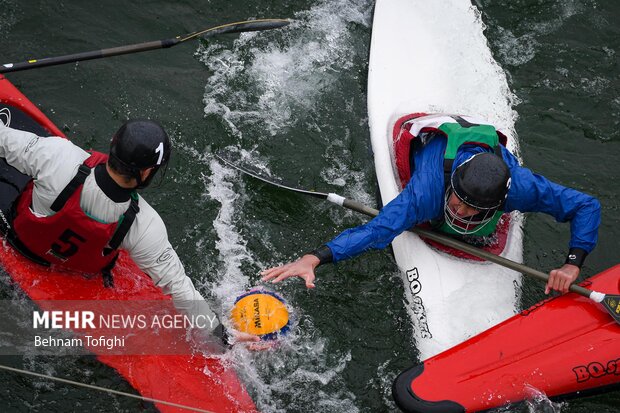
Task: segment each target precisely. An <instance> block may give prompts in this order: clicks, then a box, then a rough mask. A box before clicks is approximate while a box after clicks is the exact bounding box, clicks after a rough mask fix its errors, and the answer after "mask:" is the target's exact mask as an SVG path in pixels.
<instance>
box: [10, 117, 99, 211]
mask: <svg viewBox="0 0 620 413" xmlns="http://www.w3.org/2000/svg"><path fill="white" fill-rule="evenodd" d="M88 156H89V155H88V153H87V152H86V151H84V150H83V149H81V148H80V147H78V146H76V145H74V144H73V143H71V142H70V141H68V140H67V139H64V138H60V137H57V136H50V137H47V138H42V137H39V136H37V135H35V134H33V133H30V132H24V131H21V130H17V129H12V128H7V127H5V126H3V124H2V122H0V157H2V158H5V159H6V161H7V162H8V164H9V165H11V166H12V167H14V168H16V169H17V170H18V171H20V172H21V173H23V174H26V175H28V176H30V177H32V178H34V180H35V191H34V195H33V199H32V207H33V210H34V212H36V213H37V214H42V215H52V214H53V212H52V211H51V209H49V207H50V205H51V204H52V202H54V200H55V199H56V197H57V196H58V194H59V193H60V192H61V191H62V189H63V188H64V187H65V186H66V185H67V183H68V182H69V181H70V180H71V178H73V176H74V175H75V174H76V172H77V168H79V166H80V164H81V163H82V162H84V160H85V159H86V158H88ZM59 159H62V161H61V162H59Z"/></svg>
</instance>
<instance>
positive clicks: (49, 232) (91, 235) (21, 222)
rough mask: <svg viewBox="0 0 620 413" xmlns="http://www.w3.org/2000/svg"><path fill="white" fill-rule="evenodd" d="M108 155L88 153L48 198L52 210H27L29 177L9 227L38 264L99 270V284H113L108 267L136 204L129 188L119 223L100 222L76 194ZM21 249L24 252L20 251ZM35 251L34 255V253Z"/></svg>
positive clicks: (135, 208) (29, 205) (135, 210)
mask: <svg viewBox="0 0 620 413" xmlns="http://www.w3.org/2000/svg"><path fill="white" fill-rule="evenodd" d="M107 159H108V155H106V154H103V153H100V152H94V151H93V152H92V153H91V156H90V157H89V158H87V159H86V160H85V161H84V163H83V164H82V165H80V167H79V169H78V172H77V174H76V175H75V176H74V177H73V179H72V180H71V181H70V182H69V183H68V184H67V186H66V187H65V188H64V189H63V190H62V192H61V193H60V194H59V195H58V197H57V198H56V200H55V201H54V202H53V203H52V205H51V207H50V208H51V209H52V210H53V211H55V212H56V213H55V214H54V215H50V216H43V217H40V216H37V215H35V214H34V213H33V212H32V209H31V204H32V191H33V188H34V181H30V182H29V183H28V185H27V186H26V188H25V190H24V192H23V193H22V194H21V195H20V198H19V199H18V201H17V205H16V209H15V218H14V220H13V231H14V234H15V236H16V238H17V239H16V240H14V241H16V244H18V245H15V244H14V245H15V246H16V249H17V250H18V251H20V252H22V253H24V255H26V256H27V257H29V258H31V259H34V261H36V262H38V263H40V264H43V265H46V264H47V265H50V264H51V265H54V266H58V267H61V268H66V269H69V270H74V271H79V272H83V273H89V274H96V273H99V272H101V273H103V275H104V284H105V285H106V286H112V278H111V272H110V271H111V269H112V267H113V266H114V264H115V262H116V258H117V257H118V252H117V248H118V247H119V245H120V244H121V242H122V240H123V238H124V237H125V235H126V234H127V232H128V231H129V228H130V227H131V224H132V223H133V221H134V219H135V216H136V214H137V213H138V211H139V208H138V196H137V194H136V193H135V192H134V193H132V195H131V202H130V205H129V208H128V209H127V211H126V212H125V213H124V214H123V215H122V216H121V217H120V219H119V221H118V222H113V223H104V222H101V221H98V220H97V219H95V218H93V217H91V216H89V215H88V214H87V213H86V212H84V211H83V210H82V208H81V206H80V197H81V194H82V189H83V187H84V181H85V180H86V177H88V175H89V174H90V173H91V169H92V168H94V167H96V166H97V165H99V164H104V163H106V161H107ZM24 250H25V251H24ZM33 255H34V257H33Z"/></svg>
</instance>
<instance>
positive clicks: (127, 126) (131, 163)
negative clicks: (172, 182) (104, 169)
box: [109, 119, 172, 189]
mask: <svg viewBox="0 0 620 413" xmlns="http://www.w3.org/2000/svg"><path fill="white" fill-rule="evenodd" d="M171 152H172V145H171V144H170V138H169V137H168V134H166V131H164V128H162V127H161V125H160V124H159V123H157V122H155V121H152V120H147V119H132V120H129V121H127V122H125V123H124V124H123V125H122V126H121V127H120V129H119V130H118V131H117V132H116V133H115V134H114V136H112V142H111V143H110V161H109V163H110V166H111V167H112V168H113V169H114V170H115V171H117V172H119V173H120V174H122V175H124V176H126V177H128V178H135V179H136V182H137V184H138V185H137V187H136V188H138V189H140V188H145V187H147V186H148V185H149V184H150V183H151V181H152V179H153V177H154V176H155V174H156V173H157V171H158V170H159V169H160V168H163V172H162V179H163V176H164V175H165V171H166V167H167V165H168V161H169V160H170V154H171ZM148 168H153V170H152V171H151V173H150V174H149V175H148V177H147V178H146V179H144V180H143V179H142V173H141V172H142V171H143V170H145V169H148Z"/></svg>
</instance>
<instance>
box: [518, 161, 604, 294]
mask: <svg viewBox="0 0 620 413" xmlns="http://www.w3.org/2000/svg"><path fill="white" fill-rule="evenodd" d="M511 164H512V165H511ZM509 166H511V174H512V185H511V188H510V192H509V193H508V199H507V201H506V210H507V211H513V210H518V211H521V212H543V213H546V214H549V215H551V216H553V217H554V218H555V219H556V221H558V222H569V221H570V229H571V237H570V241H569V244H568V247H569V248H568V254H567V257H566V261H565V263H564V265H563V266H562V267H560V268H557V269H555V270H553V271H551V272H550V280H549V282H548V283H547V287H546V289H545V292H546V293H549V291H550V290H552V289H553V290H558V291H561V292H566V291H568V287H569V286H570V284H571V283H572V282H574V281H575V280H576V279H577V277H578V276H579V272H580V268H581V266H582V265H583V263H584V260H585V258H586V256H587V255H588V254H589V253H590V252H591V251H592V250H593V249H594V247H595V246H596V243H597V241H598V227H599V225H600V223H601V206H600V203H599V202H598V200H597V199H596V198H594V197H592V196H590V195H587V194H584V193H582V192H579V191H577V190H575V189H572V188H567V187H564V186H562V185H559V184H556V183H554V182H552V181H550V180H548V179H547V178H545V177H544V176H541V175H538V174H535V173H533V172H532V171H530V170H529V169H527V168H523V167H520V166H517V165H515V164H514V163H513V162H509Z"/></svg>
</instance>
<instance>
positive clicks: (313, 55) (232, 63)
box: [199, 0, 370, 136]
mask: <svg viewBox="0 0 620 413" xmlns="http://www.w3.org/2000/svg"><path fill="white" fill-rule="evenodd" d="M369 12H370V7H369V2H368V1H367V0H340V1H322V2H319V3H318V4H317V5H316V6H314V7H313V8H312V9H310V10H307V11H302V12H298V13H296V14H295V16H294V20H293V22H292V24H291V25H290V26H288V27H286V28H284V29H282V30H278V31H273V32H264V33H246V34H242V35H241V36H240V37H239V39H238V40H236V41H235V42H234V44H233V47H232V49H228V48H227V47H226V46H222V45H219V44H213V45H210V46H208V47H207V48H206V49H204V50H201V51H199V53H202V61H203V62H204V63H205V64H206V65H207V66H208V67H209V69H210V70H211V71H213V75H212V76H211V77H210V78H209V81H208V82H207V85H206V87H205V99H204V101H205V109H204V111H205V114H207V115H212V114H215V115H218V116H221V117H222V119H224V120H225V121H226V122H227V123H228V125H229V126H230V128H231V130H232V131H233V133H235V134H240V133H242V131H243V130H244V129H246V130H247V127H254V126H259V127H261V128H264V129H265V130H266V131H267V132H268V135H272V136H273V135H275V134H277V133H281V132H283V131H286V130H287V129H288V128H291V127H294V126H296V125H298V124H303V123H305V122H309V123H313V122H312V120H311V119H310V120H308V117H307V116H300V115H302V114H308V113H309V114H312V112H313V111H315V110H316V108H317V104H318V97H319V96H320V95H321V94H323V93H325V92H326V91H328V90H329V89H330V88H331V87H332V86H333V85H334V84H335V83H336V82H337V80H338V78H339V74H340V73H341V72H343V71H346V70H347V69H349V68H350V67H351V62H352V61H353V57H354V56H353V55H354V53H355V49H354V48H353V47H351V42H352V38H351V33H350V31H349V29H348V26H349V25H350V24H351V23H357V24H363V25H367V24H368V21H369ZM240 84H243V88H240V87H238V86H239V85H240ZM315 126H316V125H315ZM253 131H254V130H253Z"/></svg>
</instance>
